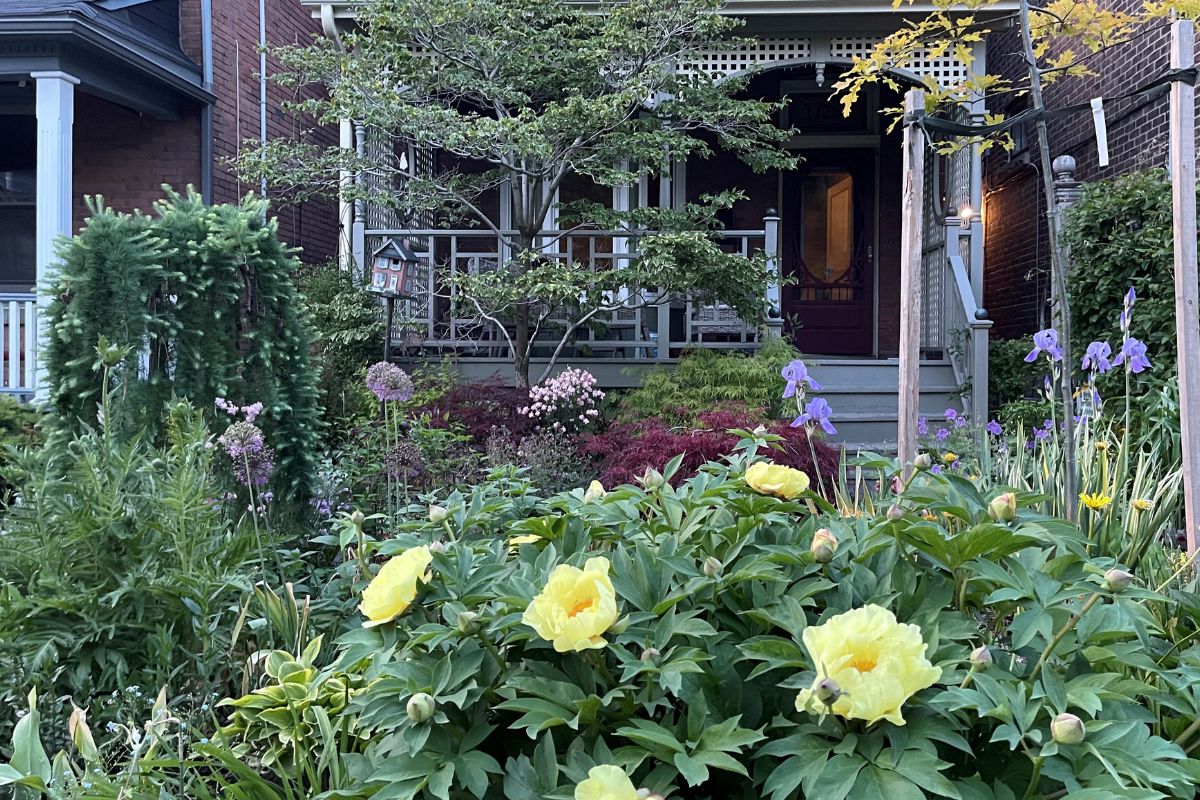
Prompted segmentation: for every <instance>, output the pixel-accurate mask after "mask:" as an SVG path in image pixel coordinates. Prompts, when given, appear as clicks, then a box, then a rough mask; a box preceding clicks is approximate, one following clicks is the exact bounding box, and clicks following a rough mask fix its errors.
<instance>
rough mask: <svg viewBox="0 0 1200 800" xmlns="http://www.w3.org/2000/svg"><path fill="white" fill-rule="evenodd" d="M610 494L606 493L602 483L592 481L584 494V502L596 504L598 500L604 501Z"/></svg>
mask: <svg viewBox="0 0 1200 800" xmlns="http://www.w3.org/2000/svg"><path fill="white" fill-rule="evenodd" d="M606 494H608V492H606V491H604V484H603V483H601V482H600V481H592V482H591V483H589V484H588V487H587V490H586V491H584V493H583V502H585V503H594V502H596V501H597V500H603V499H604V496H605V495H606Z"/></svg>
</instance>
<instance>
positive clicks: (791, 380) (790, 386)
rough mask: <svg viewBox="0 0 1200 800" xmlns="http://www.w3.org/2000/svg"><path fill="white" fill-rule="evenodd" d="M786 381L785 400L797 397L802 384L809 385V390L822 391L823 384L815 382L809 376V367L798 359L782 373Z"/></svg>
mask: <svg viewBox="0 0 1200 800" xmlns="http://www.w3.org/2000/svg"><path fill="white" fill-rule="evenodd" d="M780 374H781V375H783V377H784V380H786V381H787V386H786V387H784V390H783V399H785V400H786V399H787V398H789V397H795V396H796V390H797V389H798V388H800V384H802V383H807V384H808V386H809V388H811V389H812V390H813V391H814V392H817V391H820V390H821V384H819V383H817V382H816V381H814V380H813V379H812V378H811V377H810V376H809V374H808V367H807V366H805V364H804V362H803V361H801V360H800V359H796V360H795V361H792V362H791V363H790V364H788V365H787V366H786V367H784V368H783V371H782V372H781V373H780Z"/></svg>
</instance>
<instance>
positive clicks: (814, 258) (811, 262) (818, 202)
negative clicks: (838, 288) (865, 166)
mask: <svg viewBox="0 0 1200 800" xmlns="http://www.w3.org/2000/svg"><path fill="white" fill-rule="evenodd" d="M800 191H801V199H800V202H801V206H800V207H801V214H802V215H803V224H802V226H801V236H802V239H801V257H802V258H803V260H804V267H805V269H807V270H808V272H809V274H810V275H811V276H812V277H813V278H816V279H817V281H819V282H821V283H825V284H836V283H838V281H839V280H841V279H843V278H845V277H846V273H847V272H849V271H850V267H851V262H852V261H853V255H854V179H853V178H852V177H851V176H850V173H848V172H818V173H813V174H810V175H808V176H807V177H806V178H805V179H804V184H803V186H802V187H801V190H800Z"/></svg>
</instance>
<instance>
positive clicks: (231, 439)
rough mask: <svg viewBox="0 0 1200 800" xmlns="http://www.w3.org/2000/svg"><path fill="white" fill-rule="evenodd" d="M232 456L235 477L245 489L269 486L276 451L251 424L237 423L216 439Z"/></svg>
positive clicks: (230, 457) (231, 462)
mask: <svg viewBox="0 0 1200 800" xmlns="http://www.w3.org/2000/svg"><path fill="white" fill-rule="evenodd" d="M217 442H219V443H220V445H221V447H222V448H223V449H224V450H225V454H226V455H227V456H229V461H230V464H231V465H232V466H233V475H234V477H235V478H237V481H238V483H240V484H242V485H243V486H266V485H267V483H269V482H270V480H271V474H272V473H273V472H274V471H275V451H274V450H272V449H271V448H270V447H267V444H266V440H265V439H264V438H263V432H262V431H261V430H260V429H259V427H258V426H257V425H254V424H253V423H250V422H241V421H239V422H234V423H232V424H231V425H230V426H229V427H228V428H226V429H225V432H224V433H223V434H221V435H220V436H219V437H218V438H217Z"/></svg>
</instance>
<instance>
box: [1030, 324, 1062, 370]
mask: <svg viewBox="0 0 1200 800" xmlns="http://www.w3.org/2000/svg"><path fill="white" fill-rule="evenodd" d="M1042 353H1045V354H1046V357H1047V358H1049V359H1050V360H1051V361H1062V357H1063V351H1062V347H1060V346H1059V344H1058V331H1056V330H1054V329H1053V328H1046V330H1044V331H1038V332H1037V333H1035V334H1034V335H1033V349H1032V350H1030V351H1029V355H1027V356H1025V362H1026V363H1028V364H1032V363H1033V362H1034V361H1037V357H1038V356H1039V355H1041V354H1042Z"/></svg>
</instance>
